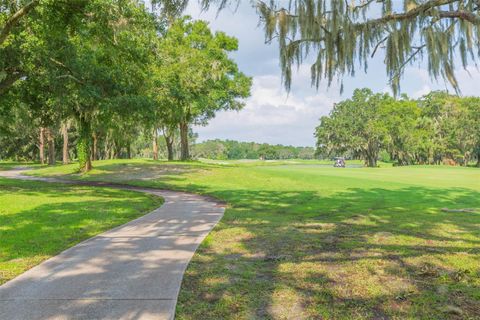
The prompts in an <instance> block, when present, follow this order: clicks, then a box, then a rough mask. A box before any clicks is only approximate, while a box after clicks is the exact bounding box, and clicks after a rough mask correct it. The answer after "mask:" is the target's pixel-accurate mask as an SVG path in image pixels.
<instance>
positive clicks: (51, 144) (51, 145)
mask: <svg viewBox="0 0 480 320" xmlns="http://www.w3.org/2000/svg"><path fill="white" fill-rule="evenodd" d="M45 133H46V135H47V145H48V165H49V166H53V165H55V140H54V135H53V132H52V129H50V128H47V129H46V130H45Z"/></svg>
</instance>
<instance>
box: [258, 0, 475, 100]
mask: <svg viewBox="0 0 480 320" xmlns="http://www.w3.org/2000/svg"><path fill="white" fill-rule="evenodd" d="M285 3H286V2H282V1H270V2H263V1H258V2H257V7H258V11H259V13H260V15H261V17H262V20H263V22H264V26H265V33H266V36H267V38H268V39H269V40H273V39H278V43H279V46H280V63H281V67H282V72H283V77H284V83H285V86H286V88H287V89H289V88H290V85H291V77H292V67H293V65H296V66H298V65H300V64H302V63H303V62H304V60H305V59H306V58H307V57H308V56H309V55H311V54H316V59H315V62H314V64H313V65H312V68H311V73H312V84H314V85H315V86H317V87H318V86H319V85H320V82H321V81H322V80H326V81H327V83H328V84H329V85H330V84H331V82H332V81H333V80H335V79H341V78H342V76H343V75H346V74H347V75H353V74H354V73H355V65H356V64H359V65H361V66H363V68H364V69H365V70H366V69H367V67H368V60H369V59H371V58H372V57H373V56H374V55H375V54H376V53H377V52H378V51H380V50H383V51H384V52H385V65H386V72H387V75H388V76H389V77H390V84H391V87H392V89H393V91H394V93H395V94H397V93H398V92H399V89H400V80H401V77H402V75H403V70H404V68H405V66H407V65H409V64H412V63H414V62H416V61H421V60H423V58H424V57H426V58H427V66H428V70H429V72H430V75H431V76H432V77H433V78H434V79H437V78H439V77H440V78H443V79H445V80H447V81H448V82H449V83H450V84H451V85H452V86H453V87H454V88H455V89H456V90H458V89H459V88H458V83H457V80H456V77H455V73H454V70H455V65H454V62H453V60H454V56H455V55H458V56H460V57H461V61H462V65H463V67H466V66H467V65H468V64H469V62H475V61H476V59H477V57H478V53H479V52H480V36H479V35H480V27H479V26H480V5H479V4H478V1H477V0H423V1H422V0H403V2H402V1H393V0H384V1H377V0H352V1H339V0H292V1H290V2H289V3H290V4H289V5H288V7H287V8H284V7H282V5H283V4H285Z"/></svg>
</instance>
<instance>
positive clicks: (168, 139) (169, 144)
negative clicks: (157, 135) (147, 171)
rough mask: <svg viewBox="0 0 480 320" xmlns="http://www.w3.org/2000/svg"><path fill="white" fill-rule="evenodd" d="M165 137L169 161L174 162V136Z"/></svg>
mask: <svg viewBox="0 0 480 320" xmlns="http://www.w3.org/2000/svg"><path fill="white" fill-rule="evenodd" d="M163 136H164V137H165V144H166V145H167V154H168V155H167V156H168V161H173V136H167V135H166V134H164V135H163Z"/></svg>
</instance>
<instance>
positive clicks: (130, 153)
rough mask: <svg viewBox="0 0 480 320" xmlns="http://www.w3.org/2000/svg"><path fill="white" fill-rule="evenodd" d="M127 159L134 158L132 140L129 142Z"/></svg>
mask: <svg viewBox="0 0 480 320" xmlns="http://www.w3.org/2000/svg"><path fill="white" fill-rule="evenodd" d="M127 159H132V146H131V145H130V142H128V143H127Z"/></svg>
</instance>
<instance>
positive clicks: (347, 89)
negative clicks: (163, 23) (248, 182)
mask: <svg viewBox="0 0 480 320" xmlns="http://www.w3.org/2000/svg"><path fill="white" fill-rule="evenodd" d="M249 3H250V2H249V1H241V4H240V5H239V7H238V8H236V9H235V8H227V9H224V10H223V11H221V12H220V13H218V14H217V11H216V9H211V10H209V11H207V12H203V11H202V10H201V9H200V7H199V5H198V3H197V2H196V1H191V4H190V5H189V7H188V8H187V10H186V14H187V15H190V16H191V17H192V18H193V19H199V20H205V21H208V22H209V24H210V28H211V29H212V30H214V31H216V30H219V31H224V32H226V33H227V34H228V35H230V36H234V37H236V38H237V39H238V40H239V50H238V51H237V52H235V53H233V54H232V55H231V57H232V58H233V59H234V60H235V61H236V62H237V64H238V65H239V68H240V70H241V71H243V72H244V73H245V74H247V75H249V76H251V77H252V78H253V87H252V90H251V97H250V98H248V99H246V101H245V108H244V109H243V110H241V111H238V112H237V111H226V112H219V113H218V114H217V116H216V117H215V118H214V119H212V120H211V121H210V122H209V124H208V125H207V126H204V127H199V126H196V127H194V131H195V132H196V133H198V135H199V138H198V141H205V140H209V139H231V140H238V141H255V142H261V143H271V144H284V145H294V146H314V145H315V138H314V135H313V134H314V130H315V127H316V126H317V125H318V123H319V118H320V117H321V116H324V115H328V113H329V112H330V110H331V109H332V107H333V105H334V103H335V102H338V101H340V100H343V99H347V98H349V97H350V96H351V94H352V92H353V90H355V89H356V88H363V87H369V88H371V89H372V90H373V91H374V92H390V89H389V86H388V78H387V76H386V74H385V66H384V65H383V58H382V57H381V55H377V57H376V58H374V60H372V61H370V62H369V68H368V71H367V74H364V73H363V71H362V72H357V74H356V76H355V77H354V78H350V77H347V78H344V91H343V93H342V94H340V87H339V85H338V84H337V83H333V84H332V85H331V86H330V87H329V88H328V87H327V85H326V84H320V87H319V88H318V90H317V89H316V88H312V87H311V85H310V70H309V69H310V66H309V65H307V64H305V65H302V66H300V67H299V69H298V72H297V73H296V74H295V75H294V76H293V84H292V87H291V90H290V92H286V91H285V89H284V88H283V84H282V80H281V69H280V65H279V59H278V52H279V50H278V44H277V43H275V42H273V43H272V44H266V43H265V37H264V32H263V29H262V27H261V26H260V25H259V19H258V15H257V13H256V12H255V9H253V8H252V7H251V5H250V4H249ZM457 65H460V63H457ZM457 69H458V73H457V77H458V81H459V84H460V88H461V90H462V94H463V95H478V88H479V86H478V83H480V71H479V70H477V69H476V68H475V67H473V66H469V67H468V70H467V71H465V70H463V69H462V68H457ZM401 86H402V93H406V94H408V95H409V96H411V97H415V98H416V97H420V96H422V95H424V94H426V93H428V92H430V91H431V90H445V89H448V90H450V91H452V90H451V88H449V87H448V85H446V84H445V83H444V82H443V80H441V81H440V82H438V83H437V82H434V81H431V80H430V78H429V75H428V72H427V70H426V69H425V68H424V67H422V65H418V66H411V67H407V69H406V70H405V75H404V78H403V81H402V83H401ZM452 92H453V91H452Z"/></svg>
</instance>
